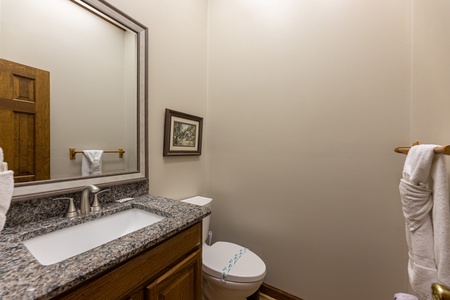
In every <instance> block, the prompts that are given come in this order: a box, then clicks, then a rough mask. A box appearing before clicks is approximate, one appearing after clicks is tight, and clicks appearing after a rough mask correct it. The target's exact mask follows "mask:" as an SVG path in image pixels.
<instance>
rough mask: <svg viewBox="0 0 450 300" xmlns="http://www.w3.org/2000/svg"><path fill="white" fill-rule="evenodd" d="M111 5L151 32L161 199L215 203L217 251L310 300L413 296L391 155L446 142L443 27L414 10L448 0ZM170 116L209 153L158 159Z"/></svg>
mask: <svg viewBox="0 0 450 300" xmlns="http://www.w3.org/2000/svg"><path fill="white" fill-rule="evenodd" d="M110 2H111V3H112V4H113V5H116V6H117V7H119V8H121V9H122V10H124V11H125V12H126V13H128V14H130V15H131V16H133V17H134V18H135V19H137V20H139V21H140V22H142V23H143V24H145V25H147V26H148V27H149V29H150V31H149V37H150V50H149V58H150V70H149V75H150V78H149V84H150V114H149V117H150V134H149V138H150V189H151V193H153V194H157V195H163V196H168V197H173V198H176V199H181V198H184V197H188V196H192V195H195V194H202V195H207V196H211V197H213V198H214V203H213V217H212V230H213V231H214V240H228V241H232V242H236V243H240V244H242V245H245V246H248V247H250V249H252V250H253V251H254V252H256V253H257V254H258V255H260V256H261V257H262V258H263V259H264V261H265V262H266V264H267V271H268V273H267V277H266V282H267V283H268V284H271V285H274V286H276V287H278V288H280V289H283V290H285V291H287V292H290V293H292V294H295V295H297V296H299V297H302V298H304V299H310V300H315V299H346V300H347V299H349V300H351V299H361V297H364V299H366V300H379V299H392V297H393V294H394V293H395V292H407V291H408V289H409V285H408V278H407V274H406V262H407V254H406V243H405V238H404V232H403V231H404V229H403V226H404V225H403V217H402V213H401V207H400V204H399V196H398V180H399V178H400V172H401V168H402V164H403V161H404V156H401V155H398V154H395V153H394V152H393V148H394V147H395V146H398V145H408V144H409V143H410V141H411V139H412V138H418V139H421V140H423V142H436V143H447V142H448V140H449V139H448V138H447V134H446V129H447V128H448V127H449V126H450V124H447V122H450V121H446V120H447V119H446V118H445V116H446V115H445V114H446V112H447V111H449V107H448V106H449V105H448V104H446V103H447V101H446V99H445V96H446V94H445V92H446V89H447V87H446V85H445V82H444V81H442V78H444V75H446V72H448V70H449V69H450V68H448V67H447V60H446V58H445V56H444V55H445V52H446V51H444V50H443V49H448V48H445V47H446V46H447V45H446V44H441V43H446V42H447V40H445V39H441V37H440V36H439V38H433V36H431V37H430V34H429V33H430V32H433V30H434V29H435V28H436V26H437V24H438V23H439V22H440V24H442V25H440V26H442V27H443V28H444V27H445V26H446V27H447V28H450V27H449V26H448V24H447V23H446V22H448V20H447V19H448V18H444V15H442V17H443V18H444V19H443V20H440V18H436V19H435V21H436V22H437V23H436V24H434V25H430V26H431V27H430V28H429V29H426V27H425V26H426V24H427V23H428V20H427V19H426V18H425V17H426V16H425V15H423V16H422V14H418V10H419V9H420V10H422V8H421V7H422V6H423V13H427V12H428V11H429V10H430V8H431V7H433V5H436V7H435V9H436V12H430V14H431V16H428V18H431V19H433V18H435V14H438V15H437V16H439V14H440V11H441V12H442V11H445V9H446V7H443V5H445V1H443V0H442V1H436V0H433V1H432V2H433V3H432V5H430V7H427V5H426V4H425V3H421V4H420V6H419V4H418V3H415V2H414V3H413V2H412V1H409V0H402V1H376V0H370V1H356V0H333V1H332V0H328V1H327V0H321V1H316V0H309V1H307V0H305V1H293V0H226V1H223V0H222V1H219V0H210V1H206V0H202V1H199V0H191V1H187V0H171V1H157V0H152V1H142V0H132V1H127V2H124V1H119V0H110ZM413 4H414V11H415V14H414V20H413V22H412V20H411V16H412V8H413ZM412 24H414V26H411V25H412ZM446 24H447V25H446ZM412 28H414V38H413V41H414V44H413V48H412V50H413V51H412V52H413V54H414V63H413V65H412V68H413V73H412V74H413V76H412V77H411V42H412V40H411V31H412ZM421 30H422V31H421ZM447 36H449V37H450V34H447ZM425 38H427V39H429V38H432V40H431V41H429V40H425V42H427V43H428V44H429V45H428V47H429V48H431V47H433V48H432V49H426V48H422V47H423V46H421V44H422V43H421V40H424V39H425ZM435 48H436V49H435ZM429 50H433V51H438V53H439V55H438V56H437V57H436V55H433V56H432V57H431V56H428V55H423V53H424V51H429ZM447 52H448V51H447ZM421 53H422V55H421ZM430 60H433V62H436V63H433V64H430ZM207 62H208V63H207ZM441 65H443V66H441ZM425 67H426V68H428V70H423V69H424V68H425ZM430 76H431V77H432V78H433V79H434V80H430V78H429V77H430ZM411 78H412V79H413V80H412V83H413V87H412V88H411ZM436 87H438V89H436ZM436 90H438V91H439V92H438V93H436V92H434V91H436ZM411 91H412V92H413V95H412V97H411ZM207 92H208V95H206V93H207ZM411 99H412V100H411ZM428 101H433V102H432V103H433V104H436V107H430V106H432V105H428ZM411 104H412V112H411V109H410V106H411ZM166 107H167V108H171V109H175V110H180V111H185V112H188V113H191V114H195V115H199V116H203V117H205V123H206V124H205V125H206V126H205V128H206V132H205V133H204V134H205V137H206V136H207V138H206V139H205V144H204V150H205V151H204V154H203V155H202V156H200V157H197V158H180V157H179V158H163V157H162V142H163V122H164V109H165V108H166ZM411 121H412V123H410V122H411ZM362 295H363V296H362Z"/></svg>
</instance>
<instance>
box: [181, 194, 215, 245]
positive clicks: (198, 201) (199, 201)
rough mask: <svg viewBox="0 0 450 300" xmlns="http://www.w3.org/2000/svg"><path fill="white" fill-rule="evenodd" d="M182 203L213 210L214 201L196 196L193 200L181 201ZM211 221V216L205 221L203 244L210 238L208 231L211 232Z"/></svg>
mask: <svg viewBox="0 0 450 300" xmlns="http://www.w3.org/2000/svg"><path fill="white" fill-rule="evenodd" d="M181 201H182V202H187V203H190V204H195V205H198V206H204V207H207V208H209V209H211V202H212V199H211V198H206V197H202V196H195V197H192V198H187V199H184V200H181ZM209 220H210V216H207V217H206V218H204V219H203V225H202V239H203V242H206V239H207V238H208V231H209Z"/></svg>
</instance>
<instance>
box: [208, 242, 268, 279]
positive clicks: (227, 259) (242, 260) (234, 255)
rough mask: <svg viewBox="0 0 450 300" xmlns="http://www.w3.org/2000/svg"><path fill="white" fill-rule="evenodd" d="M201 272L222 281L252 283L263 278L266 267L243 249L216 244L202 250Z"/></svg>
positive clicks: (252, 254) (256, 257) (229, 244)
mask: <svg viewBox="0 0 450 300" xmlns="http://www.w3.org/2000/svg"><path fill="white" fill-rule="evenodd" d="M203 272H205V273H206V274H208V275H210V276H213V277H215V278H219V279H222V280H223V281H233V282H254V281H258V280H261V279H263V278H264V276H265V275H266V265H265V264H264V262H263V261H262V259H261V258H259V257H258V255H256V254H255V253H253V252H252V251H250V250H248V249H246V248H245V247H242V246H239V245H236V244H233V243H228V242H217V243H215V244H213V245H212V246H211V247H207V248H204V249H203Z"/></svg>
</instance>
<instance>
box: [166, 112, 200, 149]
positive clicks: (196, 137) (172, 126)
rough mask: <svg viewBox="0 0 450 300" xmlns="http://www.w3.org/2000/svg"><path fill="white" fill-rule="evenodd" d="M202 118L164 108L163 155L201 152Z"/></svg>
mask: <svg viewBox="0 0 450 300" xmlns="http://www.w3.org/2000/svg"><path fill="white" fill-rule="evenodd" d="M202 130H203V118H201V117H197V116H193V115H189V114H185V113H182V112H179V111H174V110H171V109H168V108H166V118H165V123H164V152H163V155H164V156H181V155H200V154H202Z"/></svg>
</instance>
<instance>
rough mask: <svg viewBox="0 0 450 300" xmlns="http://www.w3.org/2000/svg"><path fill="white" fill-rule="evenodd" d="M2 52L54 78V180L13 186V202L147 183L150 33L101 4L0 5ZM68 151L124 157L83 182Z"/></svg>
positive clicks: (57, 0) (77, 0)
mask: <svg viewBox="0 0 450 300" xmlns="http://www.w3.org/2000/svg"><path fill="white" fill-rule="evenodd" d="M0 44H1V45H2V46H1V47H0V58H3V59H5V60H9V61H13V62H17V63H20V64H24V65H27V66H32V67H34V68H38V69H42V70H45V71H48V72H49V73H50V144H51V146H50V162H51V163H50V167H51V178H50V180H41V181H33V182H28V183H16V185H15V189H14V195H13V201H17V200H21V199H28V198H36V197H39V196H44V195H49V194H54V193H61V192H66V191H67V192H69V191H75V190H78V189H80V188H81V187H83V186H85V185H87V184H107V183H113V184H114V183H122V182H123V183H126V182H131V181H138V180H145V179H146V178H147V170H146V166H147V163H146V159H147V130H146V127H147V126H146V124H147V120H146V118H147V28H146V27H145V26H143V25H142V24H140V23H138V22H136V21H135V20H133V19H132V18H130V17H129V16H127V15H126V14H124V13H123V12H121V11H119V10H118V9H116V8H114V7H113V6H111V5H110V4H108V3H107V2H106V1H103V0H40V1H35V0H0ZM111 75H112V76H111ZM69 148H76V150H77V151H82V150H88V149H96V150H99V149H101V150H107V151H110V150H113V151H114V150H118V149H119V148H123V150H124V151H125V153H124V154H123V158H119V154H118V153H111V154H109V153H108V154H106V153H105V154H103V174H102V175H98V176H88V177H86V176H81V159H82V155H83V154H76V155H75V159H70V156H69ZM36 155H38V154H36Z"/></svg>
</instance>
